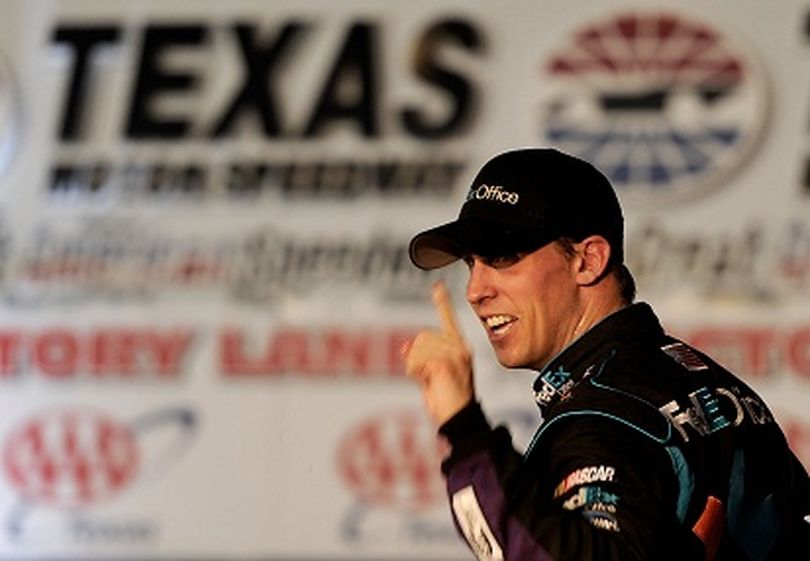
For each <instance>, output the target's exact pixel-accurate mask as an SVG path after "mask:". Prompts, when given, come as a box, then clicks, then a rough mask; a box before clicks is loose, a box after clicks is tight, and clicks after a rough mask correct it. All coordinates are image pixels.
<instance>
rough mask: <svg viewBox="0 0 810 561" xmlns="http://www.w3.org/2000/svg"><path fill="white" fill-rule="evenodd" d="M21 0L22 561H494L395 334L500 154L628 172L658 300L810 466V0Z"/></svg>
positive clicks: (6, 204)
mask: <svg viewBox="0 0 810 561" xmlns="http://www.w3.org/2000/svg"><path fill="white" fill-rule="evenodd" d="M639 6H640V5H639V4H638V3H637V2H627V3H625V2H612V3H610V4H609V5H608V4H607V3H603V2H596V1H586V0H574V1H569V2H565V3H560V2H555V1H553V0H544V1H538V0H531V1H529V0H525V1H524V0H506V1H502V2H499V3H497V5H495V4H494V3H492V2H489V1H486V0H473V1H471V0H413V1H410V2H390V1H386V0H376V1H373V0H345V1H343V2H334V1H331V0H317V1H315V0H307V1H300V0H299V1H283V0H277V1H273V2H265V1H261V0H231V1H229V2H215V1H208V0H200V1H197V2H193V3H192V2H184V1H182V0H160V1H151V0H131V1H128V0H116V1H113V2H110V1H105V0H84V1H80V0H76V1H68V0H65V1H56V0H53V1H49V0H28V1H23V0H18V1H13V0H7V1H4V2H3V3H2V4H0V407H2V411H3V414H2V415H0V561H11V560H15V561H17V560H26V559H27V560H45V559H48V560H57V559H58V560H71V559H75V560H79V559H82V560H85V559H98V560H108V559H109V560H112V559H118V560H123V559H145V560H150V561H158V560H164V561H165V560H174V559H183V560H189V561H191V560H201V561H202V560H206V561H213V560H222V561H225V560H236V559H240V560H249V561H259V560H272V559H290V558H298V559H374V560H380V559H389V560H394V559H396V560H417V559H432V560H433V559H436V560H438V559H446V560H457V559H468V558H469V553H468V552H467V551H466V550H465V549H464V548H463V547H462V546H461V545H460V542H459V541H458V539H457V538H456V536H455V530H454V528H453V526H452V522H451V519H450V516H449V511H448V507H447V505H446V499H445V497H444V495H443V490H442V480H441V477H440V474H439V469H438V464H439V461H440V457H441V451H440V450H439V449H438V445H437V442H436V439H435V437H434V434H433V430H432V429H431V427H430V425H429V423H428V421H427V419H426V418H425V416H424V414H423V412H422V409H421V404H420V398H419V395H418V391H416V390H415V389H414V388H413V387H412V386H411V385H410V384H409V383H408V382H407V381H406V380H405V379H404V376H403V365H402V363H401V358H400V355H399V349H400V347H401V345H402V343H403V342H404V341H406V340H407V339H408V338H409V337H410V336H412V335H413V334H414V333H415V332H416V331H417V330H419V329H420V328H422V327H423V326H425V325H430V324H432V323H433V322H434V321H435V318H434V317H433V311H432V309H431V306H430V304H429V299H428V291H429V286H430V285H431V283H432V282H433V281H434V280H435V279H436V278H437V277H438V276H439V275H441V276H443V278H445V279H447V281H448V282H449V283H450V285H451V288H452V290H453V294H454V298H455V300H456V301H457V304H458V308H459V312H460V315H461V321H462V323H463V325H464V328H465V333H466V334H467V336H468V337H469V338H470V340H471V342H472V344H473V346H474V349H475V357H476V358H475V360H476V370H477V375H478V388H479V391H480V393H481V397H482V399H483V401H484V404H485V407H486V409H487V413H488V414H489V415H490V417H491V418H492V419H493V420H495V421H502V422H505V423H507V424H509V426H510V427H511V428H512V429H513V432H514V435H515V441H516V443H517V444H518V445H521V444H524V443H526V442H527V441H528V440H529V438H530V436H531V434H532V430H533V427H534V426H535V425H536V424H537V422H538V420H537V415H536V412H535V411H534V405H533V401H532V396H531V394H530V387H531V381H532V379H533V375H532V373H530V372H525V373H524V372H512V373H508V372H505V371H503V370H502V369H501V368H500V367H499V366H498V365H497V363H496V362H495V360H494V358H493V356H492V353H491V351H490V349H489V348H488V344H487V342H486V340H485V339H484V337H483V334H482V333H480V328H479V327H478V325H477V321H476V320H475V318H474V317H473V316H472V314H471V313H470V312H469V311H467V310H466V309H465V305H464V299H463V286H464V271H463V267H459V268H452V267H451V268H450V269H449V270H447V271H441V272H439V273H432V274H426V273H423V272H421V271H418V270H416V269H415V268H414V267H412V266H411V265H410V262H409V260H408V256H407V243H408V240H409V239H410V237H411V235H413V233H415V232H416V231H419V230H421V229H423V228H425V227H428V226H431V225H434V224H437V223H439V222H443V221H446V220H448V219H450V218H452V217H453V216H455V215H456V213H457V211H458V207H459V205H460V203H461V200H462V198H463V193H464V192H465V190H466V188H467V182H468V181H469V180H470V179H471V177H472V175H473V174H474V172H475V170H476V169H477V167H478V166H479V165H480V164H481V163H482V162H483V161H484V160H485V159H486V158H488V157H489V156H491V155H492V154H494V153H496V152H498V151H501V150H505V149H508V148H512V147H516V146H527V145H541V146H545V145H555V146H558V147H560V148H563V149H565V150H567V151H570V152H572V153H575V154H579V155H581V156H583V157H585V158H586V159H589V160H591V161H593V162H594V163H595V164H596V165H597V166H599V167H600V168H601V169H603V170H604V171H605V172H606V173H607V174H609V175H610V177H611V178H612V180H613V182H614V184H615V185H616V187H617V190H618V191H619V193H620V196H621V198H622V201H623V203H624V205H625V208H626V215H627V216H626V217H627V242H628V248H627V255H628V262H629V264H630V266H631V269H632V270H633V271H634V273H635V275H636V277H637V280H638V283H639V286H640V298H641V299H643V300H647V301H649V302H651V303H652V304H653V306H654V307H655V308H656V310H657V311H658V312H659V314H660V315H661V316H662V318H663V320H664V321H665V323H666V324H667V326H668V327H669V329H670V330H671V331H673V332H674V333H676V334H678V335H680V336H682V337H684V338H686V339H687V340H689V341H690V342H693V343H694V344H696V345H697V346H699V347H700V348H702V349H704V350H706V351H707V352H709V353H710V354H712V355H714V356H715V357H716V358H718V359H719V360H721V361H722V362H723V363H725V364H726V365H728V366H729V367H730V368H732V369H733V370H734V371H736V372H737V373H738V374H739V375H741V376H742V377H744V378H745V379H746V380H747V381H748V382H749V383H751V384H752V385H753V386H755V387H756V388H757V389H758V390H759V391H760V392H761V393H762V395H763V396H764V398H765V399H766V401H767V402H768V403H769V405H770V406H771V407H772V409H773V410H774V412H775V414H776V415H777V417H778V418H779V419H780V421H781V422H782V424H783V426H784V428H785V430H786V432H787V434H788V437H789V439H790V442H791V445H792V446H793V448H794V449H795V450H796V452H797V453H798V454H799V455H800V457H801V458H802V460H803V462H804V463H805V465H810V165H808V163H809V162H810V159H809V158H808V155H809V154H808V152H809V150H810V130H808V123H810V111H809V110H808V108H810V103H808V102H810V89H809V88H808V78H810V32H808V21H810V3H807V2H805V1H800V0H792V1H788V0H785V1H781V2H778V3H774V2H770V3H767V2H762V1H761V0H716V1H715V2H712V3H711V4H707V3H705V2H702V1H699V0H687V1H684V0H679V1H677V2H676V1H674V0H672V1H664V0H660V1H650V2H645V3H643V9H642V8H640V7H639Z"/></svg>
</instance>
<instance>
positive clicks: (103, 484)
mask: <svg viewBox="0 0 810 561" xmlns="http://www.w3.org/2000/svg"><path fill="white" fill-rule="evenodd" d="M3 467H4V469H5V473H6V476H7V477H8V479H9V480H10V481H11V483H12V484H13V486H14V487H15V488H16V489H17V490H18V491H19V492H20V494H21V495H22V496H23V497H25V498H26V499H29V500H32V501H36V502H40V503H46V504H49V505H52V506H57V507H67V508H70V507H76V506H83V505H87V504H90V503H93V502H97V501H99V500H101V499H104V498H109V497H110V496H112V495H114V494H115V493H117V492H118V491H120V490H121V489H123V488H124V487H126V485H127V484H128V483H129V482H130V481H131V480H132V478H133V476H134V475H135V472H136V471H137V468H138V451H137V448H136V442H135V437H134V435H133V433H132V432H131V430H130V429H129V428H128V427H126V426H124V425H122V424H121V423H118V422H116V421H115V420H113V419H111V418H109V417H107V416H105V415H103V414H101V413H98V412H95V411H90V410H84V409H82V410H78V409H59V410H54V411H48V412H45V413H42V414H40V415H37V416H35V417H33V418H31V419H29V420H28V421H26V422H25V423H23V424H22V425H20V426H19V427H17V428H16V429H15V430H13V431H12V432H11V434H10V435H9V437H8V439H7V441H6V446H5V449H4V451H3Z"/></svg>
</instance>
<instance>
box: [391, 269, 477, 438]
mask: <svg viewBox="0 0 810 561" xmlns="http://www.w3.org/2000/svg"><path fill="white" fill-rule="evenodd" d="M431 296H432V297H433V306H434V307H435V308H436V312H437V313H438V314H439V320H440V323H441V329H440V330H432V329H429V330H424V331H421V332H420V333H419V334H418V335H417V336H416V338H415V339H414V340H413V342H412V343H411V344H410V346H409V348H408V349H407V350H406V352H407V356H406V361H405V369H406V371H407V373H408V376H409V377H411V378H412V379H413V380H414V381H416V382H417V383H418V384H419V386H420V388H421V389H422V397H423V398H424V401H425V407H426V409H427V412H428V414H429V415H430V417H431V419H432V420H433V422H434V423H435V425H436V426H437V427H439V426H441V425H443V424H444V423H445V422H446V421H447V420H449V419H450V417H452V416H453V415H455V414H456V413H458V412H459V411H460V410H461V409H462V408H463V407H464V406H465V405H467V403H469V402H470V401H471V400H472V399H473V398H474V396H475V389H474V385H473V373H472V356H471V354H470V351H469V349H467V345H466V344H465V342H464V339H463V338H462V336H461V331H460V330H459V328H458V324H457V323H456V317H455V313H454V312H453V306H452V304H451V302H450V294H449V293H448V292H447V288H446V287H445V286H444V283H442V282H437V283H436V284H435V285H434V286H433V290H432V292H431Z"/></svg>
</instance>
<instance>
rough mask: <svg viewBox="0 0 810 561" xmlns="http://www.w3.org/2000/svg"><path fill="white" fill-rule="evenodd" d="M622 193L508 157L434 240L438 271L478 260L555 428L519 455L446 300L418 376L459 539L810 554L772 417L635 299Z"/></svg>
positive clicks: (522, 550)
mask: <svg viewBox="0 0 810 561" xmlns="http://www.w3.org/2000/svg"><path fill="white" fill-rule="evenodd" d="M623 231H624V220H623V216H622V211H621V207H620V205H619V202H618V199H617V197H616V194H615V192H614V190H613V188H612V186H611V184H610V182H609V181H608V180H607V178H606V177H605V176H604V175H603V174H602V173H600V172H599V171H598V170H597V169H596V168H594V167H593V166H592V165H590V164H589V163H587V162H585V161H583V160H580V159H578V158H574V157H572V156H570V155H567V154H564V153H562V152H559V151H556V150H553V149H523V150H515V151H511V152H506V153H504V154H500V155H498V156H496V157H494V158H493V159H491V160H490V161H489V162H487V163H486V164H485V165H484V167H483V168H482V169H481V170H480V171H479V173H478V175H477V176H476V178H475V179H474V181H473V183H472V186H471V188H470V190H469V192H468V194H467V198H466V201H465V202H464V205H463V206H462V208H461V212H460V214H459V216H458V218H457V219H456V220H455V221H453V222H450V223H447V224H444V225H442V226H438V227H436V228H432V229H430V230H427V231H425V232H422V233H420V234H418V235H417V236H416V237H414V239H413V240H412V241H411V247H410V255H411V259H412V260H413V262H414V263H415V264H416V265H417V266H418V267H420V268H423V269H435V268H438V267H443V266H445V265H448V264H450V263H452V262H454V261H456V260H459V259H463V260H464V261H465V262H466V264H467V266H468V268H469V281H468V284H467V300H468V302H469V304H470V306H471V307H472V309H473V311H474V312H475V313H476V315H477V316H478V317H479V319H480V321H481V324H482V326H483V328H484V329H485V331H486V332H487V335H488V336H489V341H490V343H491V345H492V347H493V349H494V351H495V354H496V356H497V357H498V361H499V362H500V363H501V364H502V365H503V366H505V367H508V368H532V369H535V370H537V372H538V377H537V379H536V381H535V384H534V391H535V400H536V402H537V405H538V406H539V408H540V412H541V416H540V418H539V419H538V422H539V427H538V430H537V433H536V434H535V437H534V439H533V441H532V443H531V445H530V446H529V449H528V450H527V451H526V452H525V453H523V454H520V453H518V452H517V451H515V450H514V448H513V447H512V445H511V439H510V437H509V433H508V432H507V430H506V429H505V428H503V427H498V428H492V427H491V425H490V424H489V422H488V421H487V419H486V417H485V415H484V413H483V411H482V409H481V407H480V405H479V403H478V402H477V399H476V395H475V386H474V380H473V373H472V364H473V361H472V356H471V354H470V351H469V349H468V347H467V345H466V344H465V341H464V339H463V337H462V335H461V332H460V331H459V329H458V326H457V324H456V320H455V314H454V311H453V309H452V306H451V303H450V297H449V295H448V293H447V290H446V288H445V287H444V285H442V284H437V285H436V286H435V287H434V290H433V301H434V305H435V307H436V310H437V313H438V316H439V322H440V328H439V329H432V330H425V331H423V332H421V333H420V334H419V335H418V336H417V337H416V338H415V339H414V340H413V342H412V343H411V345H410V346H409V348H408V349H407V359H406V368H407V372H408V375H409V376H410V377H411V378H413V379H414V380H415V381H416V382H417V383H418V384H419V386H420V388H421V390H422V395H423V398H424V401H425V406H426V409H427V411H428V413H429V415H430V417H431V418H432V419H433V421H434V423H435V424H436V426H437V427H438V430H439V433H440V434H441V435H443V436H444V437H445V438H446V439H447V441H448V442H449V444H450V447H451V453H450V455H449V456H448V457H447V458H446V460H445V461H444V463H443V464H442V470H443V472H444V474H445V476H446V478H447V486H448V492H449V495H450V503H451V507H452V511H453V515H454V517H455V521H456V525H457V527H458V529H459V530H460V532H461V534H462V535H463V537H464V538H465V539H466V540H467V543H468V544H469V545H470V547H471V549H472V550H473V552H474V553H475V554H476V555H477V557H478V558H479V559H481V560H499V559H504V560H520V561H526V560H531V559H538V560H545V559H555V560H567V559H571V560H574V559H576V560H590V559H599V560H608V559H616V560H618V559H621V560H633V559H655V560H659V559H678V560H692V559H694V560H698V559H700V560H718V561H719V560H730V559H734V560H738V559H739V560H749V559H750V560H754V559H758V560H776V559H780V560H781V559H807V556H808V555H810V524H809V523H808V522H807V520H806V517H807V516H808V515H810V479H808V476H807V472H806V471H805V470H804V468H803V467H802V466H801V465H800V463H799V462H798V460H797V459H796V457H795V456H794V455H793V453H792V452H791V451H790V449H789V448H788V446H787V443H786V441H785V438H784V435H783V433H782V431H781V430H780V428H779V427H778V425H777V424H776V422H775V421H774V419H773V416H772V415H771V413H770V411H769V410H768V408H767V407H766V405H765V404H764V402H763V401H762V399H761V398H760V397H759V396H757V395H756V393H754V392H753V391H752V390H751V389H750V388H749V387H747V386H746V385H745V384H744V383H743V382H742V381H740V380H739V379H738V378H737V377H735V376H734V375H732V374H731V373H729V372H728V371H726V370H724V369H723V368H722V367H721V366H719V365H718V364H717V363H715V362H714V361H712V360H711V359H710V358H709V357H707V356H705V355H704V354H702V353H700V352H699V351H697V350H695V349H693V348H691V347H689V346H687V345H686V344H684V343H683V342H681V341H678V340H676V339H674V338H672V337H670V336H668V335H666V334H665V333H664V331H663V329H662V328H661V325H660V323H659V321H658V319H657V317H656V316H655V314H654V312H653V311H652V309H651V308H650V307H649V306H648V305H647V304H644V303H634V299H635V283H634V281H633V277H632V275H631V274H630V272H629V271H628V269H627V268H626V267H625V265H624V254H623V243H624V235H623Z"/></svg>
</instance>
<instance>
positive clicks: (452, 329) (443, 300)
mask: <svg viewBox="0 0 810 561" xmlns="http://www.w3.org/2000/svg"><path fill="white" fill-rule="evenodd" d="M430 294H431V296H432V297H433V307H434V308H436V312H437V313H438V314H439V321H440V322H441V325H442V332H443V333H444V334H445V335H447V336H449V337H452V338H453V339H456V340H461V338H462V337H461V330H459V328H458V323H457V322H456V313H455V311H454V310H453V304H452V302H451V301H450V292H449V291H448V290H447V287H446V286H445V285H444V283H443V282H442V281H438V282H437V283H435V284H434V285H433V289H432V290H431V293H430Z"/></svg>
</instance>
